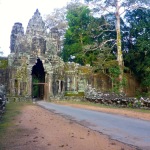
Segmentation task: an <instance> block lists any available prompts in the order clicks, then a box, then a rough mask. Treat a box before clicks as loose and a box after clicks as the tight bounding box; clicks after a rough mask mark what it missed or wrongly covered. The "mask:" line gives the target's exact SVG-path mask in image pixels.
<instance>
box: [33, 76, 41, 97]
mask: <svg viewBox="0 0 150 150" xmlns="http://www.w3.org/2000/svg"><path fill="white" fill-rule="evenodd" d="M32 83H33V84H34V83H39V80H38V79H37V78H35V77H34V78H32ZM38 92H39V85H36V84H35V85H33V89H32V96H33V97H37V96H38Z"/></svg>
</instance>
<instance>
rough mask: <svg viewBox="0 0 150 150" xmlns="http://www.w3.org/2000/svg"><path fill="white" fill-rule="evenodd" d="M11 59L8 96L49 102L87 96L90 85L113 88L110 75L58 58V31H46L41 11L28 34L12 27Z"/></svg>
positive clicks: (17, 24) (19, 27)
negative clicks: (75, 95) (68, 97)
mask: <svg viewBox="0 0 150 150" xmlns="http://www.w3.org/2000/svg"><path fill="white" fill-rule="evenodd" d="M10 52H11V53H10V55H9V56H8V65H9V67H8V70H9V73H8V76H9V77H8V78H9V80H8V83H7V91H8V95H10V96H13V97H29V98H33V97H36V98H38V99H45V100H48V99H50V98H61V97H62V96H65V95H67V94H79V95H80V94H81V93H84V90H85V88H86V87H87V85H88V84H90V85H92V87H95V88H96V89H98V90H101V91H106V90H109V89H110V88H111V81H110V79H109V78H108V77H107V76H104V75H94V74H93V73H92V68H91V67H90V66H80V65H79V64H76V63H73V62H70V63H69V62H68V63H64V62H63V60H62V59H61V58H60V57H59V53H60V40H59V33H58V30H57V29H56V28H53V29H51V31H50V32H47V29H46V26H45V23H44V21H43V20H42V17H41V15H40V13H39V11H38V10H36V12H35V13H34V15H33V16H32V18H31V19H30V20H29V23H28V26H27V29H26V32H25V33H24V28H23V26H22V24H21V23H19V22H17V23H15V24H14V26H13V27H12V32H11V36H10Z"/></svg>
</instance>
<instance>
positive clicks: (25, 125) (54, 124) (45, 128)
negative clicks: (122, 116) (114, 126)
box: [0, 105, 135, 150]
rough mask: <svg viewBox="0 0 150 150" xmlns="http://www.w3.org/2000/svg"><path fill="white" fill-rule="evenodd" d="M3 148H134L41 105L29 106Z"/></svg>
mask: <svg viewBox="0 0 150 150" xmlns="http://www.w3.org/2000/svg"><path fill="white" fill-rule="evenodd" d="M14 122H15V125H14V126H13V127H11V128H10V129H9V130H8V133H7V134H6V136H5V137H4V139H1V141H3V146H2V147H0V150H60V149H64V150H134V149H135V148H134V147H131V146H129V145H125V144H123V143H120V142H117V141H114V140H111V139H109V137H107V136H105V135H103V134H101V133H97V132H95V131H92V130H89V129H88V128H85V127H83V126H81V125H78V124H77V123H75V122H73V121H70V120H67V119H65V118H63V117H62V116H59V115H57V114H54V113H52V112H49V111H48V110H44V109H43V108H40V107H39V106H37V105H30V106H25V107H24V109H23V110H22V113H21V114H20V115H19V116H18V117H17V118H16V119H15V120H14Z"/></svg>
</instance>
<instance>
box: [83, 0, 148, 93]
mask: <svg viewBox="0 0 150 150" xmlns="http://www.w3.org/2000/svg"><path fill="white" fill-rule="evenodd" d="M85 1H86V2H88V3H89V4H90V5H89V6H91V7H92V6H93V8H94V9H93V10H94V11H95V12H99V14H106V13H110V12H112V13H114V14H115V17H116V22H115V25H116V35H117V38H116V45H117V61H118V66H119V68H120V75H119V80H120V82H122V80H123V66H124V64H123V55H122V45H121V44H122V43H121V30H120V18H121V15H122V14H123V13H124V12H125V11H127V10H132V9H136V8H139V7H148V6H150V1H149V0H144V1H143V0H104V1H100V0H85ZM119 90H120V92H122V91H123V88H122V87H120V89H119Z"/></svg>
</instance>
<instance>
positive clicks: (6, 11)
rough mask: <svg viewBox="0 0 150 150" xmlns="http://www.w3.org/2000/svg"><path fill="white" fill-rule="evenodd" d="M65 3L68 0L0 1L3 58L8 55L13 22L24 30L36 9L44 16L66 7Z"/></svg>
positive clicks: (0, 32) (68, 0)
mask: <svg viewBox="0 0 150 150" xmlns="http://www.w3.org/2000/svg"><path fill="white" fill-rule="evenodd" d="M67 2H70V0H0V22H1V23H0V51H1V50H2V51H3V52H4V56H7V55H8V54H9V53H10V49H9V46H10V34H11V30H12V26H13V25H14V23H15V22H21V23H22V24H23V27H24V29H26V26H27V24H28V21H29V19H30V18H31V17H32V16H33V14H34V12H35V10H36V9H37V8H38V9H39V11H40V13H41V15H42V16H44V15H45V14H49V13H50V12H52V11H53V9H54V8H61V7H63V6H66V4H67Z"/></svg>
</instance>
